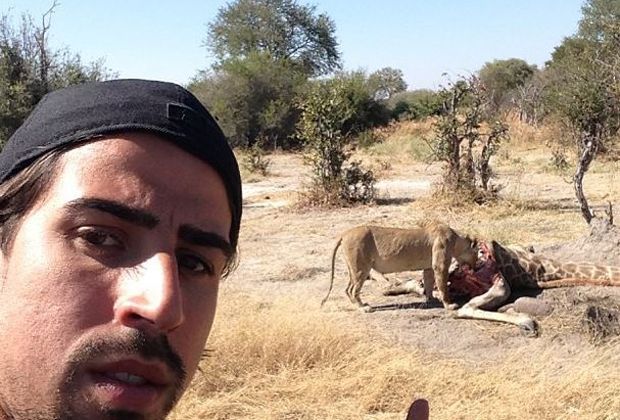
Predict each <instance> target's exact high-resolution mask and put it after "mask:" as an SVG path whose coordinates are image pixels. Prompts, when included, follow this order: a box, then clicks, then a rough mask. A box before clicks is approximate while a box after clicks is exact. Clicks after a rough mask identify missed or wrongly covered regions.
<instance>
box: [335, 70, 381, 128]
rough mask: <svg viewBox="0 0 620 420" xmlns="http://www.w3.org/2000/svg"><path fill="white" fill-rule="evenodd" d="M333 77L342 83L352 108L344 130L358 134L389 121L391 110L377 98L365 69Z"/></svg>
mask: <svg viewBox="0 0 620 420" xmlns="http://www.w3.org/2000/svg"><path fill="white" fill-rule="evenodd" d="M333 79H334V83H337V84H339V85H340V89H339V91H340V92H341V94H342V95H343V97H344V99H345V101H346V103H347V106H348V107H349V108H350V109H351V110H352V111H351V116H350V117H349V118H348V119H347V120H346V121H345V123H344V131H346V132H347V133H349V134H351V135H356V134H359V133H361V132H363V131H365V130H367V129H369V128H372V127H376V126H381V125H385V124H387V123H388V122H389V117H390V116H389V111H388V109H387V107H386V106H385V104H384V103H383V101H378V100H376V99H375V90H374V88H375V87H374V86H373V85H372V84H371V80H370V78H369V77H368V76H366V73H365V72H364V71H361V70H357V71H350V72H341V73H338V74H336V75H335V76H334V78H333Z"/></svg>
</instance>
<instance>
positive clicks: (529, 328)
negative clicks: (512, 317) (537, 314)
mask: <svg viewBox="0 0 620 420" xmlns="http://www.w3.org/2000/svg"><path fill="white" fill-rule="evenodd" d="M519 328H521V333H522V334H523V335H525V336H526V337H530V338H535V337H538V325H536V321H534V320H533V319H528V320H527V321H524V322H522V323H520V324H519Z"/></svg>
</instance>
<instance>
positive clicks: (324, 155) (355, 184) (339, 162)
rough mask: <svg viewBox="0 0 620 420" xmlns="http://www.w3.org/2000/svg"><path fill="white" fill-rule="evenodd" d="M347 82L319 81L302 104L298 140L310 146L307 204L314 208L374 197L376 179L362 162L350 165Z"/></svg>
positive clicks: (364, 200)
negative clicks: (320, 205) (348, 161)
mask: <svg viewBox="0 0 620 420" xmlns="http://www.w3.org/2000/svg"><path fill="white" fill-rule="evenodd" d="M348 89H349V88H348V86H347V85H346V81H345V80H343V79H338V78H335V79H331V80H323V81H317V82H316V83H314V84H313V85H312V88H311V89H309V90H308V91H307V93H306V94H305V95H304V97H303V100H302V101H301V102H300V108H301V110H302V112H301V118H300V119H299V123H298V126H297V129H298V136H299V138H301V139H302V140H303V142H304V144H305V145H306V150H307V158H308V160H309V162H310V164H311V165H312V173H313V177H312V185H311V187H310V191H309V193H308V194H307V197H306V198H307V200H308V201H309V202H310V203H313V204H322V205H339V204H342V203H351V202H357V201H362V202H368V201H370V200H372V199H373V197H374V182H375V179H374V176H373V175H372V172H370V171H364V170H362V169H361V168H360V166H359V163H358V162H352V163H349V165H348V167H346V162H347V159H348V157H349V155H348V153H347V152H346V149H345V147H346V144H347V141H348V137H349V134H350V131H349V129H347V126H350V124H349V121H350V120H351V118H352V116H353V114H354V109H353V107H352V103H351V102H350V101H349V100H348V98H347V91H348Z"/></svg>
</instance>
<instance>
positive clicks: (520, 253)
mask: <svg viewBox="0 0 620 420" xmlns="http://www.w3.org/2000/svg"><path fill="white" fill-rule="evenodd" d="M481 250H482V254H483V255H482V256H481V263H480V264H479V267H478V268H477V269H476V270H467V268H465V269H463V270H459V269H457V270H456V271H455V272H454V273H453V274H452V275H451V277H450V278H449V279H450V281H451V282H453V283H454V282H456V283H458V282H466V281H470V282H478V283H482V284H488V289H487V290H486V291H484V292H483V293H481V294H479V295H476V296H472V298H471V299H470V300H469V301H468V302H467V303H466V304H465V305H463V307H461V308H460V309H459V310H458V311H457V317H459V318H471V319H486V320H491V321H499V322H507V323H511V324H515V325H518V326H519V327H521V328H522V329H523V330H524V331H526V332H527V333H528V334H530V335H537V332H538V327H537V325H536V322H535V321H534V320H533V319H532V318H530V317H529V316H527V315H525V314H522V313H517V312H512V313H510V312H505V313H498V312H495V311H496V310H497V309H498V308H499V307H501V306H502V305H504V304H505V303H506V301H507V300H508V299H509V298H510V295H511V293H512V292H513V291H516V290H522V289H546V288H552V287H572V286H579V285H599V286H616V287H618V286H620V267H614V266H604V265H596V264H591V263H575V262H560V261H557V260H554V259H551V258H546V257H544V256H543V255H540V254H537V253H534V252H531V251H528V250H526V249H523V248H520V247H506V246H503V245H501V244H499V243H498V242H496V241H492V242H491V244H490V246H486V248H485V246H481ZM489 267H491V269H489ZM489 276H494V277H493V278H492V281H490V280H489Z"/></svg>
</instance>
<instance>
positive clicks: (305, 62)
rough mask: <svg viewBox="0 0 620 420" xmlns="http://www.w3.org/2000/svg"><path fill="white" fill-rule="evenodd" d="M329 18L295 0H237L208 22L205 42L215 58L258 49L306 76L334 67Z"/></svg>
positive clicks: (234, 56)
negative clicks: (291, 64)
mask: <svg viewBox="0 0 620 420" xmlns="http://www.w3.org/2000/svg"><path fill="white" fill-rule="evenodd" d="M334 34H335V25H334V22H333V21H332V20H331V19H330V18H329V17H328V16H327V15H324V14H318V15H317V14H316V8H315V7H314V6H305V5H301V4H299V3H297V1H295V0H237V1H235V2H233V3H230V4H228V5H226V6H225V7H223V8H221V9H220V10H219V12H218V15H217V17H216V19H215V21H214V22H213V23H211V24H209V31H208V36H207V40H206V42H205V43H206V45H207V46H208V47H209V48H210V49H211V51H212V52H213V53H214V54H215V56H216V57H217V58H218V59H219V60H220V62H223V61H226V60H228V59H231V58H232V59H242V58H247V57H249V56H251V55H252V54H255V53H257V52H258V53H262V54H265V55H268V56H270V57H272V58H273V59H274V60H285V61H290V62H291V63H293V64H294V65H295V66H296V67H297V68H298V69H299V70H300V71H302V72H304V73H305V74H307V75H309V76H318V75H322V74H327V73H330V72H331V71H333V70H336V69H339V68H340V53H339V52H338V48H337V47H338V43H337V42H336V38H335V35H334Z"/></svg>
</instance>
